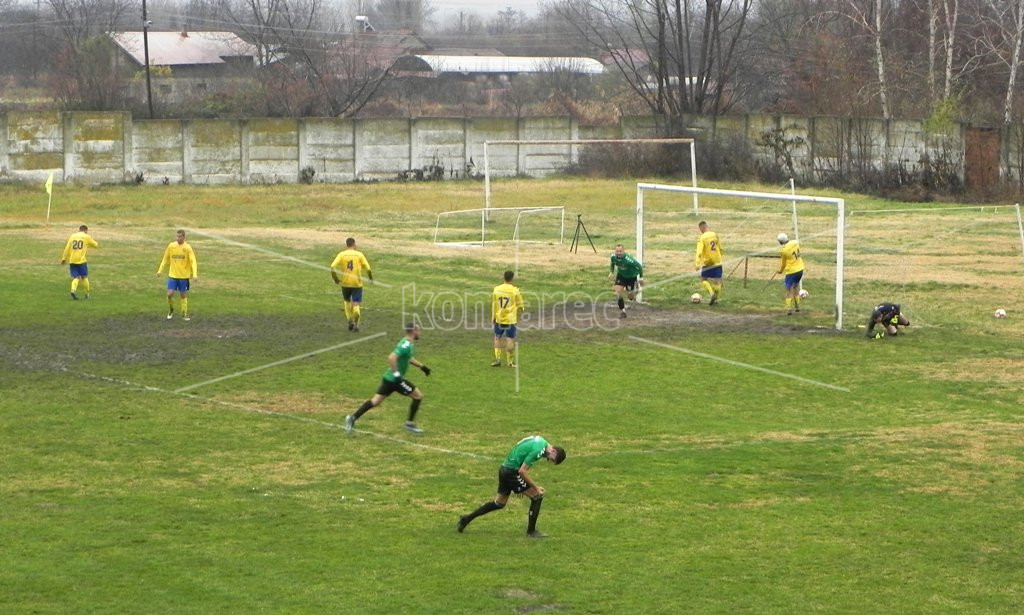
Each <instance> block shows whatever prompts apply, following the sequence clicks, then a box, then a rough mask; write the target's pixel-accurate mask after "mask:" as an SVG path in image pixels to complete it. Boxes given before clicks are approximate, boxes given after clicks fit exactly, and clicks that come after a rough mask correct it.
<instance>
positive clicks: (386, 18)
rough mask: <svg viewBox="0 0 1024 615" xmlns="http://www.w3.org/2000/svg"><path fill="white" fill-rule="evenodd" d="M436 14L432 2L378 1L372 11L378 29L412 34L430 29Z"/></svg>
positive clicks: (410, 0) (418, 0) (422, 0)
mask: <svg viewBox="0 0 1024 615" xmlns="http://www.w3.org/2000/svg"><path fill="white" fill-rule="evenodd" d="M435 12H436V11H435V9H434V6H433V5H432V4H431V3H430V0H377V1H376V2H374V4H373V10H372V11H371V13H372V15H373V16H374V18H375V19H376V21H377V24H376V26H377V27H378V28H386V29H389V30H399V29H405V30H410V31H412V32H423V31H424V30H426V29H427V28H429V27H430V25H431V23H432V19H433V16H434V13H435Z"/></svg>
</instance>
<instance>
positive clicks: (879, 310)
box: [871, 303, 900, 325]
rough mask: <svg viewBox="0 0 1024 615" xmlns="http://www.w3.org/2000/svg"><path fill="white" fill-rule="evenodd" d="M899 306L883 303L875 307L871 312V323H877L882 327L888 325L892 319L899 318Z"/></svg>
mask: <svg viewBox="0 0 1024 615" xmlns="http://www.w3.org/2000/svg"><path fill="white" fill-rule="evenodd" d="M899 315H900V306H898V305H896V304H895V303H883V304H881V305H877V306H875V309H874V311H873V312H871V322H877V323H881V324H884V325H888V324H889V323H890V322H891V321H892V319H893V318H899Z"/></svg>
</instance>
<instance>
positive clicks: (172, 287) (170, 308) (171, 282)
mask: <svg viewBox="0 0 1024 615" xmlns="http://www.w3.org/2000/svg"><path fill="white" fill-rule="evenodd" d="M177 291H178V283H177V281H176V280H175V279H174V278H170V277H169V278H167V319H168V320H170V319H171V317H172V316H174V293H176V292H177Z"/></svg>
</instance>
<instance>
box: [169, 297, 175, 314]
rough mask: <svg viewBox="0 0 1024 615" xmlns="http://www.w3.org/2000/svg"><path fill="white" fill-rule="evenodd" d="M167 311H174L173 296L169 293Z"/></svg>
mask: <svg viewBox="0 0 1024 615" xmlns="http://www.w3.org/2000/svg"><path fill="white" fill-rule="evenodd" d="M167 311H168V312H173V311H174V297H172V296H171V295H168V296H167Z"/></svg>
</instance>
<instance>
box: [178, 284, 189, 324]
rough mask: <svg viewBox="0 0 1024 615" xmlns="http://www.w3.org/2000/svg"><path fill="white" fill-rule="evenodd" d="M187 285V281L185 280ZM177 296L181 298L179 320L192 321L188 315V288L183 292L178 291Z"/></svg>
mask: <svg viewBox="0 0 1024 615" xmlns="http://www.w3.org/2000/svg"><path fill="white" fill-rule="evenodd" d="M185 282H186V283H187V282H188V280H185ZM178 296H179V297H181V302H180V303H181V318H182V319H183V320H192V316H190V315H189V313H188V287H186V288H185V290H180V291H178Z"/></svg>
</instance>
